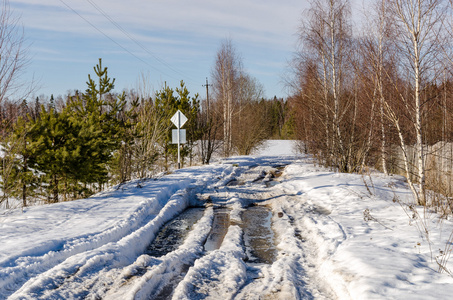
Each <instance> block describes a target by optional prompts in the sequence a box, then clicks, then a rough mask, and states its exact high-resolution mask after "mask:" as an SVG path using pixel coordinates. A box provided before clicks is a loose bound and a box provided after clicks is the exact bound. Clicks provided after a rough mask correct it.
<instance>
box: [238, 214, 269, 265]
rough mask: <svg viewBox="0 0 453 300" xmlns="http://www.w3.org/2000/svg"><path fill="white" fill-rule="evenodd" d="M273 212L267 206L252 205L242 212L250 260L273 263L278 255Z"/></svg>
mask: <svg viewBox="0 0 453 300" xmlns="http://www.w3.org/2000/svg"><path fill="white" fill-rule="evenodd" d="M271 219H272V212H271V210H270V209H269V208H268V207H265V206H251V207H249V208H247V210H245V211H244V212H243V213H242V230H244V243H245V248H246V253H247V257H248V262H250V263H266V264H271V263H273V262H274V261H275V258H276V257H277V249H276V248H275V244H274V232H273V231H272V228H271V224H272V222H271Z"/></svg>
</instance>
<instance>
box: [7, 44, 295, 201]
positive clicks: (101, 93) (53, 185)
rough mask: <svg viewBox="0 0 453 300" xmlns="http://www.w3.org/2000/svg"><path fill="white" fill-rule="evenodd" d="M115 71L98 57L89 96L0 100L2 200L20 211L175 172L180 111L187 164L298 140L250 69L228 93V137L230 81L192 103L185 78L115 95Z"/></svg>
mask: <svg viewBox="0 0 453 300" xmlns="http://www.w3.org/2000/svg"><path fill="white" fill-rule="evenodd" d="M227 43H231V42H230V41H228V42H227ZM229 45H231V44H229ZM222 47H223V46H222ZM222 47H221V48H222ZM0 59H1V58H0ZM107 70H108V68H107V67H104V66H103V61H102V60H101V59H99V62H98V64H97V65H96V66H95V67H94V68H93V71H94V74H93V76H92V75H91V74H89V75H88V81H87V88H86V90H85V91H84V92H79V91H75V92H73V93H68V95H66V96H64V97H63V96H58V97H57V98H54V97H53V95H52V96H51V97H50V99H49V100H48V101H46V100H43V97H41V99H40V98H39V97H37V98H35V99H34V100H33V101H27V100H22V101H14V100H10V99H5V100H4V101H3V102H0V124H1V126H0V130H1V137H2V139H1V146H2V154H3V155H2V165H1V167H0V169H1V181H0V185H1V189H2V191H3V194H2V198H1V200H0V203H3V204H4V206H5V207H8V201H9V200H10V199H11V198H15V199H21V203H22V206H27V205H30V204H31V203H35V202H36V201H37V199H39V201H40V202H41V203H56V202H59V201H68V200H74V199H79V198H85V197H88V196H89V195H91V194H93V193H95V192H97V191H101V190H103V189H104V188H105V187H107V186H112V185H115V184H121V183H124V182H126V181H129V180H132V179H146V178H150V177H152V176H153V175H156V174H158V173H160V172H166V171H169V170H171V169H172V168H175V167H176V165H175V163H176V157H177V146H176V145H175V144H172V140H171V129H172V128H174V125H173V124H172V123H171V117H172V116H173V114H175V113H176V111H177V110H181V112H183V113H184V115H186V116H187V118H188V122H187V123H186V124H185V125H184V128H185V129H186V132H187V135H186V136H187V143H185V144H183V145H182V146H181V147H182V148H181V157H182V165H183V166H187V165H192V164H193V163H204V164H207V163H209V162H210V161H211V159H212V157H213V156H214V155H221V156H223V155H232V154H250V153H251V151H253V150H254V149H256V148H257V147H258V146H259V145H260V144H261V143H262V142H263V141H264V139H267V138H282V137H290V134H291V132H290V131H291V130H290V129H288V126H289V125H287V124H286V123H290V122H286V121H287V119H288V117H287V116H288V115H289V114H288V113H287V103H286V101H284V100H283V99H277V98H274V99H270V100H267V99H264V98H263V93H262V87H261V86H260V85H259V84H258V82H257V81H256V80H255V79H252V78H251V77H250V76H249V75H247V74H245V73H244V72H243V71H242V70H238V71H240V76H239V77H237V78H234V83H233V84H234V86H235V87H234V90H231V91H230V94H231V97H232V100H231V101H232V103H233V104H232V105H234V108H231V110H230V111H229V114H228V116H229V118H230V119H229V121H228V122H231V123H234V126H233V125H232V124H230V125H228V126H230V127H229V128H230V129H233V131H232V132H229V136H228V137H226V136H225V135H224V131H223V130H220V129H221V128H222V129H223V127H225V124H227V122H226V121H225V120H224V119H223V118H222V117H219V116H223V115H224V113H223V112H224V111H223V109H224V106H223V100H222V99H221V98H220V97H219V96H218V95H217V94H216V93H218V92H217V91H218V85H221V84H222V82H220V81H218V82H214V83H213V86H212V87H213V88H212V91H213V92H212V95H211V96H210V99H209V101H208V99H200V96H199V95H198V94H195V95H193V96H192V95H191V94H190V92H189V90H188V89H187V87H186V86H185V84H184V82H183V81H181V82H180V85H179V86H177V87H175V88H171V87H169V86H167V85H166V84H164V86H163V87H162V88H161V89H160V90H158V91H150V90H149V88H148V87H149V85H150V83H149V81H148V80H147V79H146V78H145V76H142V78H141V80H140V84H139V87H138V88H137V89H134V90H129V91H123V92H121V93H117V92H114V87H115V79H112V78H110V77H109V75H108V71H107ZM228 124H229V123H228ZM285 130H286V132H284V131H285ZM225 140H227V143H228V151H227V152H225V151H224V148H223V145H224V144H225ZM221 149H222V150H221Z"/></svg>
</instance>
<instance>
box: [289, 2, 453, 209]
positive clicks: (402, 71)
mask: <svg viewBox="0 0 453 300" xmlns="http://www.w3.org/2000/svg"><path fill="white" fill-rule="evenodd" d="M310 5H311V6H310V9H308V10H307V11H306V12H305V13H304V20H303V22H302V23H301V26H300V30H299V44H300V47H299V48H298V51H297V52H296V55H295V56H294V59H293V60H292V63H291V67H292V70H293V73H292V74H293V76H292V77H291V80H289V82H288V83H289V86H290V87H291V88H292V96H291V97H290V100H289V102H290V106H291V108H292V109H293V110H294V111H295V112H296V113H295V114H294V116H296V119H295V126H296V130H295V132H296V134H297V136H298V138H299V139H301V140H304V141H305V143H304V147H305V149H304V150H305V151H307V152H310V153H313V154H314V155H315V156H316V157H317V158H318V159H319V161H320V162H321V163H323V164H325V165H326V166H330V167H332V168H334V169H336V170H339V171H344V172H360V171H362V170H364V169H365V168H366V167H367V166H373V167H376V168H378V169H380V170H381V171H383V172H384V173H400V174H403V175H405V176H406V178H407V180H408V184H409V186H410V188H411V190H412V192H413V194H414V196H415V198H416V200H417V203H418V204H421V205H425V204H427V201H428V200H427V196H426V195H427V189H430V190H434V191H437V192H442V193H443V194H444V195H447V196H451V195H452V192H453V190H452V188H451V187H452V184H451V181H452V180H451V179H452V178H451V174H452V173H451V170H452V169H451V167H450V169H449V171H448V172H447V173H448V174H447V173H445V175H446V176H447V175H448V176H449V179H448V180H447V181H446V182H447V183H445V182H444V183H443V184H439V182H438V181H435V180H434V179H435V176H433V174H436V173H438V172H440V169H434V166H433V165H430V164H429V161H428V157H429V155H431V154H432V153H430V151H429V149H430V148H429V147H430V146H431V145H435V144H437V143H439V142H444V143H451V142H452V138H453V129H452V116H453V114H452V113H453V111H452V108H453V106H452V104H453V93H452V92H453V90H452V88H453V78H452V74H453V73H452V72H453V60H452V57H453V56H452V54H453V53H452V52H451V49H452V48H451V43H452V41H453V23H452V21H451V20H452V13H453V2H452V1H442V0H392V1H390V0H373V1H370V2H369V5H368V6H367V7H366V8H365V10H366V15H364V16H363V19H364V20H365V21H364V22H363V24H364V25H363V26H362V27H359V26H358V25H357V24H354V23H353V22H352V16H351V4H350V2H349V1H348V0H313V1H311V3H310ZM445 145H446V144H445ZM449 159H450V160H451V159H452V158H451V154H450V158H449Z"/></svg>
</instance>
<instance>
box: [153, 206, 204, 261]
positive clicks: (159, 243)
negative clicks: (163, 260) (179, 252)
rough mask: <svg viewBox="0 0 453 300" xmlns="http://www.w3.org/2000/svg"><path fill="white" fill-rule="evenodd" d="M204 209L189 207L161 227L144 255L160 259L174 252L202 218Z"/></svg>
mask: <svg viewBox="0 0 453 300" xmlns="http://www.w3.org/2000/svg"><path fill="white" fill-rule="evenodd" d="M203 213H204V208H202V207H191V208H188V209H186V210H185V211H183V212H182V213H181V214H180V215H179V216H177V217H176V218H174V219H173V220H172V221H170V222H168V223H167V224H165V225H164V227H162V229H161V230H160V231H159V233H158V234H157V236H156V238H155V239H154V240H153V241H152V242H151V244H150V245H149V246H148V248H147V249H146V252H145V254H148V255H150V256H154V257H161V256H164V255H166V254H167V253H170V252H172V251H175V250H176V249H177V248H178V247H179V246H180V245H181V244H182V243H183V242H184V239H185V237H186V236H187V234H188V233H189V231H190V230H191V228H192V226H193V225H194V224H195V223H196V222H197V221H198V220H199V219H200V218H201V217H202V216H203Z"/></svg>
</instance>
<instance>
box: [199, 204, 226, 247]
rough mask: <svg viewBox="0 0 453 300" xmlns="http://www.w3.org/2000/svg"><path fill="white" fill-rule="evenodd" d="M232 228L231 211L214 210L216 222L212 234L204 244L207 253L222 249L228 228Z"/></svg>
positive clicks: (224, 209) (214, 221) (223, 209)
mask: <svg viewBox="0 0 453 300" xmlns="http://www.w3.org/2000/svg"><path fill="white" fill-rule="evenodd" d="M229 226H230V210H229V209H228V208H214V220H213V222H212V228H211V232H210V233H209V235H208V239H207V240H206V243H205V244H204V249H205V250H206V251H213V250H217V249H219V248H220V245H221V244H222V241H223V238H224V237H225V235H226V233H227V231H228V227H229Z"/></svg>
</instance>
